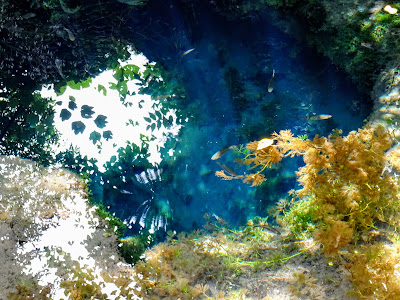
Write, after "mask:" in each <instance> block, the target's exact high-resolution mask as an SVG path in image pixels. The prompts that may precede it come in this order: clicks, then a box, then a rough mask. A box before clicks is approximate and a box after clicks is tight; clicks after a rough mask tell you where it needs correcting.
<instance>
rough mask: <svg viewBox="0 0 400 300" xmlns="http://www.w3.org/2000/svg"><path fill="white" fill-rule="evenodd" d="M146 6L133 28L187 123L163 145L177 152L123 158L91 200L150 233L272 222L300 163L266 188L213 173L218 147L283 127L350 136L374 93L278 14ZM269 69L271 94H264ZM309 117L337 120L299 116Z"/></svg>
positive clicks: (287, 166) (280, 171) (229, 159)
mask: <svg viewBox="0 0 400 300" xmlns="http://www.w3.org/2000/svg"><path fill="white" fill-rule="evenodd" d="M150 5H153V6H154V9H152V13H151V14H152V15H151V16H149V15H147V13H146V12H144V13H143V14H141V13H140V12H138V13H137V15H136V16H132V27H133V28H137V31H136V33H135V34H134V36H133V40H134V41H135V45H136V46H137V48H138V50H139V51H142V52H143V53H144V54H145V55H146V56H147V57H148V58H149V59H150V60H152V61H156V62H159V63H161V64H162V65H163V66H164V67H165V69H166V70H168V72H170V74H172V78H174V77H175V78H176V80H178V82H180V84H181V85H182V87H183V88H184V89H185V90H186V97H185V98H184V100H183V99H181V100H180V102H178V108H179V110H180V113H181V114H182V115H183V116H187V117H188V119H189V120H188V122H186V123H185V124H184V127H183V129H182V130H181V133H180V135H179V137H178V138H177V139H176V140H171V141H169V142H168V143H167V146H166V148H165V149H163V151H164V152H167V151H168V150H169V148H173V149H174V151H175V152H174V153H175V154H174V157H173V158H169V157H167V156H166V157H165V160H164V162H163V163H162V164H161V165H160V166H153V167H150V166H148V165H146V163H140V162H139V163H136V164H135V165H136V166H137V167H136V168H132V167H131V165H132V164H129V162H130V159H131V158H127V160H126V161H127V164H126V168H125V167H124V166H123V164H121V168H120V169H118V170H119V171H118V170H114V171H113V172H109V173H108V174H106V175H103V177H104V178H105V179H106V180H105V182H106V183H105V184H104V185H102V186H99V185H97V186H96V185H93V187H92V189H93V190H94V191H95V196H96V197H98V198H101V199H102V201H103V203H104V204H105V206H108V207H109V208H110V211H111V212H114V213H115V214H116V215H117V216H118V217H120V218H122V219H124V220H126V221H127V222H129V223H130V225H131V226H132V229H131V233H137V232H139V231H142V230H148V229H149V228H150V227H151V226H152V225H151V224H153V226H156V227H157V228H159V232H165V231H166V230H176V231H182V230H192V229H197V228H200V227H201V226H202V225H203V224H204V222H205V219H204V215H205V214H209V215H212V214H215V215H217V216H219V217H221V218H223V219H225V220H226V221H228V222H229V223H230V224H231V225H233V226H237V225H240V224H243V223H244V222H245V221H246V220H247V219H248V218H251V217H254V216H257V215H258V216H266V215H267V209H268V207H269V206H270V205H273V204H274V203H275V202H276V201H277V200H279V199H280V198H282V197H285V196H286V194H287V191H288V190H290V189H292V188H294V187H295V185H296V178H295V175H294V171H295V170H296V169H297V168H298V167H299V166H301V160H300V159H292V160H287V159H286V160H284V162H283V165H282V166H278V167H277V168H276V169H272V170H269V171H268V174H267V176H268V178H269V180H268V181H267V183H265V184H264V185H263V186H261V187H258V188H252V187H250V186H248V185H245V184H243V183H241V182H240V181H221V180H220V179H219V178H217V177H215V175H214V173H215V171H217V170H220V169H221V168H220V167H219V166H218V165H217V164H216V163H215V161H211V159H210V158H211V156H212V155H213V154H214V153H215V152H216V151H218V150H220V149H221V148H223V147H225V146H229V145H239V144H246V143H247V142H249V141H252V140H256V139H261V138H263V137H267V136H269V135H270V134H271V133H273V132H274V131H279V130H283V129H291V130H292V131H293V133H294V134H296V135H304V134H307V135H308V136H309V137H310V138H312V137H313V136H314V135H315V134H319V135H328V134H329V133H330V132H331V131H332V130H333V129H335V128H339V129H342V130H343V132H344V133H347V132H349V131H351V130H355V129H357V128H359V127H361V126H362V125H363V121H364V119H365V118H366V117H367V116H368V114H369V110H370V107H369V102H368V97H366V96H365V95H363V94H361V93H360V92H359V91H357V89H356V87H355V85H354V84H352V83H351V82H350V80H349V79H348V77H347V76H346V75H345V74H343V73H342V72H340V70H337V69H336V68H335V67H334V66H333V65H332V64H331V63H330V62H329V61H328V60H327V59H325V58H324V57H322V56H320V55H318V54H316V53H315V51H313V49H310V48H308V47H307V46H306V42H305V41H304V38H303V37H302V33H301V31H302V30H301V28H302V25H301V24H300V23H295V22H294V21H293V20H292V19H290V20H287V19H285V16H282V15H280V14H278V13H277V12H275V11H264V12H261V13H257V14H254V15H251V16H249V18H246V19H243V20H236V21H231V20H229V19H228V18H226V17H223V16H221V15H218V14H216V13H215V12H212V11H211V10H210V9H208V8H207V7H206V6H204V7H201V5H199V7H198V8H196V11H193V12H187V11H182V10H181V9H180V7H179V6H177V5H175V4H174V2H173V1H165V2H163V3H158V2H157V3H156V2H154V3H150ZM157 12H158V14H157ZM143 24H146V26H144V25H143ZM284 31H289V32H290V34H287V33H285V32H284ZM192 48H194V50H193V51H192V52H190V53H188V54H187V55H184V56H182V53H184V52H185V51H187V50H189V49H192ZM273 70H275V81H274V90H273V92H272V93H268V92H267V86H268V82H269V80H270V78H271V75H272V72H273ZM312 114H330V115H332V116H333V117H332V118H331V119H328V120H323V121H314V122H312V121H306V120H304V119H301V118H303V117H305V116H307V115H312ZM234 158H235V157H233V155H232V153H228V154H227V155H226V156H224V157H223V158H222V159H221V162H223V163H225V164H227V165H229V166H230V167H232V168H234V169H235V170H236V171H237V172H243V171H244V170H243V169H241V168H239V167H238V166H236V165H235V164H234V163H233V159H234ZM104 178H103V179H104ZM107 180H108V181H109V182H108V183H107ZM140 221H144V223H143V222H142V225H143V224H145V225H144V228H143V226H141V225H139V224H140V223H141V222H140Z"/></svg>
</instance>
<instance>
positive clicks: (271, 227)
mask: <svg viewBox="0 0 400 300" xmlns="http://www.w3.org/2000/svg"><path fill="white" fill-rule="evenodd" d="M253 227H260V228H262V229H267V230H269V231H271V232H272V233H275V234H277V235H281V232H280V231H279V230H278V229H276V228H275V227H274V226H271V225H269V224H256V225H253Z"/></svg>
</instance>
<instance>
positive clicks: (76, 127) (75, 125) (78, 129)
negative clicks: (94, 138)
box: [72, 121, 86, 134]
mask: <svg viewBox="0 0 400 300" xmlns="http://www.w3.org/2000/svg"><path fill="white" fill-rule="evenodd" d="M85 128H86V126H85V124H83V123H82V122H81V121H75V122H72V130H73V131H74V133H75V134H78V133H83V132H84V131H85Z"/></svg>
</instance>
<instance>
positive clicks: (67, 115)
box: [60, 108, 72, 122]
mask: <svg viewBox="0 0 400 300" xmlns="http://www.w3.org/2000/svg"><path fill="white" fill-rule="evenodd" d="M71 115H72V114H71V113H70V112H69V110H68V109H66V108H63V109H62V110H61V113H60V118H61V120H62V121H63V122H64V121H65V120H68V119H69V118H71Z"/></svg>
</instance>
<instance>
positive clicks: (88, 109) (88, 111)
mask: <svg viewBox="0 0 400 300" xmlns="http://www.w3.org/2000/svg"><path fill="white" fill-rule="evenodd" d="M93 114H94V111H93V106H89V105H82V107H81V116H82V118H85V119H90V118H91V117H92V115H93Z"/></svg>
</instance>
